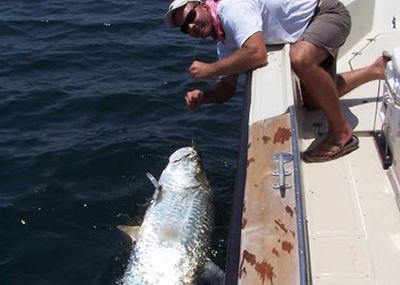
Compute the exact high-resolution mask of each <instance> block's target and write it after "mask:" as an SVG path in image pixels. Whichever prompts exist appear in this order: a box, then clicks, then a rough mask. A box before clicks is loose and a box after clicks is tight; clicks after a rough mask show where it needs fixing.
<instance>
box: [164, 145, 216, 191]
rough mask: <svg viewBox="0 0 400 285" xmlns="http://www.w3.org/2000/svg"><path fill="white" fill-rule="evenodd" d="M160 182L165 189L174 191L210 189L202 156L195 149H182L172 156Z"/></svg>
mask: <svg viewBox="0 0 400 285" xmlns="http://www.w3.org/2000/svg"><path fill="white" fill-rule="evenodd" d="M159 182H160V184H161V185H162V186H163V188H164V189H165V188H169V189H171V190H173V191H182V190H185V189H188V188H190V189H193V188H197V187H200V188H205V189H208V185H209V183H208V180H207V177H206V175H205V172H204V171H203V166H202V162H201V157H200V154H199V153H198V152H197V150H196V149H195V148H193V147H183V148H180V149H178V150H176V151H175V152H174V153H173V154H172V155H171V156H170V158H169V163H168V165H167V167H166V168H165V169H164V171H163V172H162V174H161V177H160V180H159Z"/></svg>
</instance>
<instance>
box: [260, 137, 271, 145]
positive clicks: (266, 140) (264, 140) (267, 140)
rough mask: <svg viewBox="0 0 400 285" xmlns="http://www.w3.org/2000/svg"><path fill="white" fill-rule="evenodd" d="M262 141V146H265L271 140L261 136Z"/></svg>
mask: <svg viewBox="0 0 400 285" xmlns="http://www.w3.org/2000/svg"><path fill="white" fill-rule="evenodd" d="M262 140H263V142H264V144H267V143H268V142H269V141H270V140H271V138H270V137H267V136H263V137H262Z"/></svg>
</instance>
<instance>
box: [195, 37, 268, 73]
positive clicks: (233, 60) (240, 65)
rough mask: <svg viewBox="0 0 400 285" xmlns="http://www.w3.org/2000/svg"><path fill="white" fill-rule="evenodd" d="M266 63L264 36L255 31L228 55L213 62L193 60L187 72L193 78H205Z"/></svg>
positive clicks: (247, 69)
mask: <svg viewBox="0 0 400 285" xmlns="http://www.w3.org/2000/svg"><path fill="white" fill-rule="evenodd" d="M266 63H267V48H266V46H265V41H264V37H263V35H262V33H261V32H257V33H255V34H253V35H252V36H251V37H249V38H248V39H247V40H246V41H245V43H244V44H243V45H242V47H241V48H239V49H237V50H236V51H235V52H234V53H232V54H231V55H230V56H229V57H227V58H225V59H222V60H218V61H215V62H213V63H204V62H200V61H194V62H193V63H192V65H191V66H190V67H189V72H190V75H191V76H192V77H193V79H195V80H206V79H209V78H211V77H214V76H220V75H232V74H238V73H242V72H247V71H249V70H253V69H256V68H258V67H261V66H264V65H265V64H266Z"/></svg>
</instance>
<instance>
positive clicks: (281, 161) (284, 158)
mask: <svg viewBox="0 0 400 285" xmlns="http://www.w3.org/2000/svg"><path fill="white" fill-rule="evenodd" d="M272 159H273V160H274V161H275V162H277V163H278V169H277V170H276V171H274V172H272V175H273V176H278V183H273V184H272V188H273V189H279V190H280V191H281V197H282V198H284V197H285V196H286V189H289V188H292V185H291V184H290V183H286V182H285V177H286V176H289V175H291V173H290V172H289V171H287V170H285V164H286V163H289V162H291V161H292V160H293V156H292V155H291V154H290V153H286V152H280V153H277V154H274V156H273V158H272Z"/></svg>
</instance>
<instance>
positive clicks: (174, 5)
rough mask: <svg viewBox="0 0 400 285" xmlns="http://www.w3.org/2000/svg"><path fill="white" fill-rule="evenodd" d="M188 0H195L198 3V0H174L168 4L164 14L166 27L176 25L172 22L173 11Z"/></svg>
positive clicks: (188, 0)
mask: <svg viewBox="0 0 400 285" xmlns="http://www.w3.org/2000/svg"><path fill="white" fill-rule="evenodd" d="M189 2H197V3H200V2H201V1H200V0H174V1H172V3H171V4H170V5H169V8H168V12H167V13H165V15H164V23H165V25H166V26H167V27H168V28H173V27H176V24H175V22H174V17H173V15H174V12H175V11H176V10H177V9H179V8H180V7H183V6H185V5H186V4H187V3H189Z"/></svg>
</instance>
